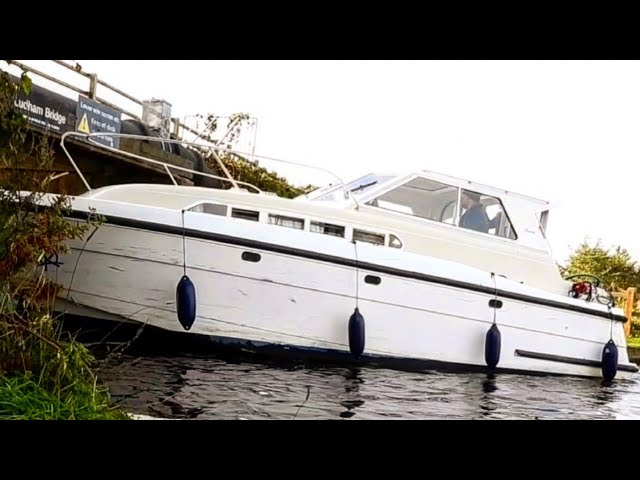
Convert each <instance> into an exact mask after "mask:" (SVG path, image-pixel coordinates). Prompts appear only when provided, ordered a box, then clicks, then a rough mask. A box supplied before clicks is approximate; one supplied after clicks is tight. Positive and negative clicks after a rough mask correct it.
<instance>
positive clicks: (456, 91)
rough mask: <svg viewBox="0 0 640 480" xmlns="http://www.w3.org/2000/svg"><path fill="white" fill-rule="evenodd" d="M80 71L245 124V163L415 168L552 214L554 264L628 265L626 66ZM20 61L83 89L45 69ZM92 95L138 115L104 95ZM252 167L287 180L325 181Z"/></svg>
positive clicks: (639, 151) (631, 186) (632, 123)
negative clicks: (588, 258) (250, 128)
mask: <svg viewBox="0 0 640 480" xmlns="http://www.w3.org/2000/svg"><path fill="white" fill-rule="evenodd" d="M78 62H79V63H80V64H81V65H82V67H83V70H84V71H86V72H89V73H97V74H98V77H99V78H100V79H103V80H105V81H106V82H109V83H111V84H113V85H114V86H116V87H118V88H120V89H122V90H124V91H125V92H127V93H129V94H131V95H133V96H134V97H136V98H140V99H148V98H152V97H154V98H162V99H164V100H167V101H168V102H169V103H171V104H172V116H174V117H176V116H177V117H183V116H185V115H194V114H197V113H202V114H207V113H215V114H217V115H229V114H231V113H235V112H246V113H250V114H251V115H252V116H254V117H257V118H258V128H257V139H256V153H258V154H261V155H267V156H273V157H276V158H282V159H285V160H293V161H298V162H303V163H309V164H313V165H318V166H322V167H324V168H327V169H329V170H332V171H334V172H335V173H336V174H338V175H339V176H341V177H342V178H343V179H345V180H348V179H351V178H353V177H356V176H360V175H361V174H364V173H367V172H370V171H376V170H383V171H389V170H391V171H404V170H412V169H419V168H424V169H430V170H435V171H439V172H442V173H448V174H452V175H456V176H460V177H464V178H468V179H470V180H475V181H479V182H483V183H488V184H492V185H495V186H498V187H502V188H505V189H508V190H513V191H517V192H520V193H524V194H528V195H532V196H535V197H539V198H544V199H547V200H551V201H555V202H558V205H557V207H556V209H554V210H552V211H551V214H550V219H549V241H550V243H551V246H552V248H553V249H554V253H555V257H556V259H557V260H558V261H561V262H562V261H564V260H565V259H566V257H567V255H568V253H569V252H570V247H575V246H577V245H578V244H579V243H580V242H581V241H582V240H583V239H584V238H585V237H588V238H589V239H590V240H592V241H595V240H596V239H598V238H601V239H602V240H603V242H604V243H605V245H607V246H609V245H612V244H613V245H618V244H619V245H621V246H623V247H624V248H627V249H628V250H629V252H630V253H631V255H632V256H633V257H634V259H638V260H640V240H639V239H638V236H637V235H636V234H634V230H635V229H634V227H633V226H634V224H635V221H636V218H635V217H634V215H633V214H634V213H635V211H636V208H635V207H636V203H635V200H636V188H638V187H639V186H640V185H639V183H640V166H639V164H638V160H639V158H640V89H639V87H638V85H640V62H638V61H399V60H394V61H347V60H344V61H319V60H316V61H204V60H202V61H184V60H183V61H133V60H126V61H115V60H114V61H111V60H110V61H102V60H101V61H97V60H78ZM24 63H26V64H27V65H30V66H34V67H39V68H42V69H43V70H45V71H47V72H50V73H55V74H56V75H58V76H64V78H67V79H68V81H70V82H71V83H74V84H75V85H77V86H81V87H82V88H85V89H86V88H88V86H87V85H88V81H87V80H86V79H83V78H82V77H79V76H77V75H75V74H73V72H70V71H66V70H64V69H63V68H62V67H60V66H58V65H55V64H53V63H52V62H50V61H24ZM2 68H5V67H4V66H3V67H2ZM32 78H33V79H34V81H35V82H36V83H38V84H40V85H43V86H45V87H47V88H51V84H50V83H48V82H46V81H42V80H41V79H40V77H36V76H35V75H32ZM52 89H53V88H52ZM57 91H60V92H61V93H65V94H67V95H69V96H70V97H72V98H77V94H74V93H73V92H69V91H68V90H60V89H59V88H58V89H57ZM98 96H104V97H105V98H107V99H109V100H112V99H117V104H118V105H121V106H122V107H125V108H128V109H130V110H132V111H134V112H136V113H139V114H140V113H141V109H140V107H136V106H135V104H133V105H132V104H131V103H127V102H126V101H123V100H122V99H121V97H113V96H109V95H108V94H107V92H106V90H104V89H102V87H99V89H98ZM248 137H250V138H248V139H249V140H253V133H252V132H251V133H250V134H249V135H248ZM261 163H262V164H263V165H264V166H267V167H268V168H272V169H275V170H277V171H278V172H279V173H280V174H282V175H284V176H288V177H289V178H290V179H292V180H293V181H296V182H302V183H314V184H324V183H327V182H329V181H331V179H330V177H327V176H319V175H318V173H317V172H314V171H307V172H304V173H305V174H306V176H301V175H302V171H301V170H299V169H295V170H292V167H289V166H287V165H283V164H276V163H271V162H269V163H267V162H261ZM294 168H295V167H294Z"/></svg>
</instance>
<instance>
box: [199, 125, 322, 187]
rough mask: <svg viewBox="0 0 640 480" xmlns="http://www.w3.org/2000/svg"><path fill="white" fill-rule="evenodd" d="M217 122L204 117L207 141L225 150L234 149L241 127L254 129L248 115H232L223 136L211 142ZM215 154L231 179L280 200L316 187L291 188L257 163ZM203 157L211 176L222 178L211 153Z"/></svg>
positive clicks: (225, 154) (223, 174)
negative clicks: (270, 194) (252, 186)
mask: <svg viewBox="0 0 640 480" xmlns="http://www.w3.org/2000/svg"><path fill="white" fill-rule="evenodd" d="M218 119H219V117H217V116H215V115H213V114H210V115H208V116H207V129H208V140H210V141H211V142H212V143H215V144H217V145H219V146H220V147H222V148H226V149H233V148H234V145H235V144H237V142H238V140H239V139H240V136H241V134H242V132H243V128H245V127H254V126H255V119H253V118H252V117H251V116H250V115H249V114H248V113H234V114H233V115H231V116H230V117H229V121H228V123H227V133H225V135H224V136H223V137H222V138H221V139H220V140H214V139H213V138H212V136H211V135H212V134H213V133H215V132H216V130H217V129H218ZM217 154H218V158H220V161H221V162H222V163H223V164H224V166H225V168H226V169H227V170H228V171H229V173H230V174H231V176H232V177H233V178H234V179H236V180H239V181H241V182H247V183H250V184H252V185H255V186H256V187H258V188H259V189H260V190H264V191H266V192H273V193H276V194H277V195H278V196H280V197H284V198H294V197H297V196H298V195H303V194H305V193H308V192H310V191H312V190H315V189H316V188H317V187H315V186H313V185H307V186H304V187H298V186H295V185H292V184H291V183H289V182H288V181H287V179H285V178H284V177H281V176H279V175H278V174H277V173H276V172H274V171H270V170H268V169H266V168H264V167H261V166H260V165H258V163H257V162H251V161H249V160H247V159H246V158H244V157H242V156H240V155H237V154H232V153H229V152H222V151H218V152H217ZM206 155H207V157H206V158H207V164H208V166H209V168H211V169H212V170H213V174H214V175H218V176H222V177H224V176H225V173H224V172H223V170H222V168H221V167H220V165H219V164H218V162H217V161H216V159H215V158H214V156H213V154H212V153H211V152H210V151H208V152H206ZM230 186H231V185H230V184H229V183H226V182H225V184H223V185H221V187H222V188H229V187H230Z"/></svg>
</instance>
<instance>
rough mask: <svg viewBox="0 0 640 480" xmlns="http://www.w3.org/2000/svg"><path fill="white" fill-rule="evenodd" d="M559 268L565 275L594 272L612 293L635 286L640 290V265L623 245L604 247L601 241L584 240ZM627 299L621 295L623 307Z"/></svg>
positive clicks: (590, 273) (604, 286)
mask: <svg viewBox="0 0 640 480" xmlns="http://www.w3.org/2000/svg"><path fill="white" fill-rule="evenodd" d="M560 271H561V272H562V275H563V276H564V277H568V276H570V275H578V274H589V275H595V276H596V277H598V278H599V279H600V280H602V284H601V286H602V287H603V288H606V289H607V290H608V291H610V292H619V291H623V290H626V289H627V288H629V287H635V288H636V291H637V292H640V266H638V264H637V263H636V262H635V261H634V260H633V259H632V258H631V255H630V254H629V252H628V251H627V250H626V249H624V248H622V247H620V246H617V247H615V248H610V249H605V248H604V247H603V246H602V244H601V242H600V241H598V242H596V244H595V245H593V246H591V245H589V244H588V243H587V241H583V242H582V243H581V244H580V245H579V246H578V248H576V249H575V251H574V252H573V253H572V254H571V255H570V257H569V259H568V262H567V265H566V266H564V267H561V268H560ZM625 301H626V300H625V299H624V298H619V299H617V301H616V304H617V305H618V306H620V307H624V304H625ZM635 313H636V309H635V308H634V314H635Z"/></svg>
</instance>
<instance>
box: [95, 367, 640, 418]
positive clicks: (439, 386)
mask: <svg viewBox="0 0 640 480" xmlns="http://www.w3.org/2000/svg"><path fill="white" fill-rule="evenodd" d="M102 378H103V379H104V380H105V382H106V383H107V384H108V385H109V386H110V389H111V392H112V393H113V395H114V397H115V399H116V400H118V401H120V402H121V403H122V405H123V406H124V407H125V408H127V409H128V410H129V411H131V412H133V413H139V414H143V415H152V416H158V417H163V418H198V419H288V420H290V419H294V418H295V419H296V420H303V419H307V420H308V419H353V420H358V419H583V418H586V419H603V418H604V419H606V418H640V382H638V381H635V382H619V381H615V380H614V381H613V382H611V383H608V384H604V383H603V382H601V381H600V380H598V379H580V378H560V377H552V376H548V377H544V376H541V377H529V376H524V375H513V374H453V373H439V372H419V373H417V372H402V371H396V370H388V369H382V368H372V367H359V366H350V367H344V366H340V367H338V366H335V367H334V366H321V365H314V366H306V365H304V364H301V363H289V364H283V363H276V362H262V363H260V362H255V361H248V360H247V359H246V358H230V357H226V358H223V357H210V356H209V357H196V356H172V357H162V356H149V357H133V356H129V357H127V356H123V357H122V358H121V360H120V361H118V362H115V363H112V364H110V365H108V366H105V367H104V369H103V371H102Z"/></svg>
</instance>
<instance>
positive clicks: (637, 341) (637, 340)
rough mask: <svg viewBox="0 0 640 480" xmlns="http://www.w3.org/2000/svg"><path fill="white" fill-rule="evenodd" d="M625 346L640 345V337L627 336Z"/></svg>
mask: <svg viewBox="0 0 640 480" xmlns="http://www.w3.org/2000/svg"><path fill="white" fill-rule="evenodd" d="M627 346H628V347H640V337H629V338H627Z"/></svg>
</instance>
